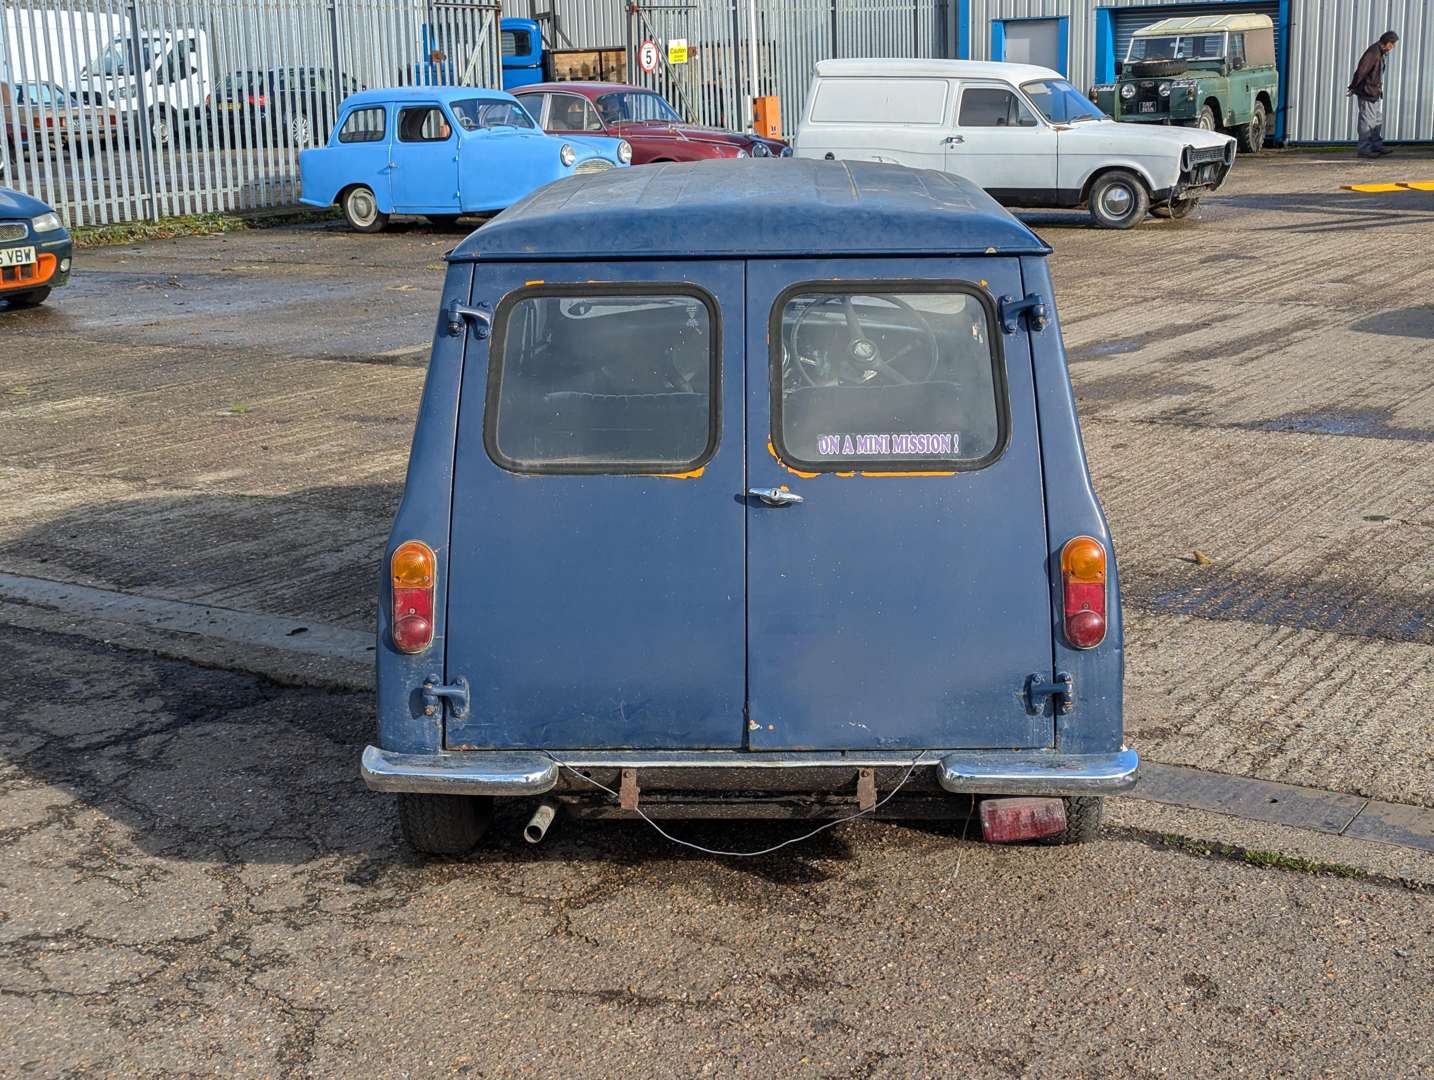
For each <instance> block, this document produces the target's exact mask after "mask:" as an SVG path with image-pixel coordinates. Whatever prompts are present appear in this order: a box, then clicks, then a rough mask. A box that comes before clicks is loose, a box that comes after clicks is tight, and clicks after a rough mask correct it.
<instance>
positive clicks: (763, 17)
mask: <svg viewBox="0 0 1434 1080" xmlns="http://www.w3.org/2000/svg"><path fill="white" fill-rule="evenodd" d="M955 3H956V0H757V2H756V4H755V12H756V28H755V33H756V50H755V51H756V55H757V63H758V68H759V71H758V79H757V82H756V84H755V85H754V83H753V79H752V71H751V54H752V49H751V36H752V34H753V27H752V25H751V12H752V9H753V4H752V3H751V0H546V3H544V0H511V2H510V3H509V4H508V5H506V6H501V7H500V2H499V0H0V125H3V127H4V138H3V139H0V170H3V171H0V184H4V185H7V186H11V187H17V188H20V189H22V190H24V191H27V192H29V193H30V194H33V195H35V196H37V197H38V198H41V199H43V200H45V201H46V202H48V203H50V204H51V205H53V206H55V207H56V208H57V209H59V210H60V212H61V214H62V216H63V217H64V218H65V220H66V221H67V222H68V223H70V224H72V225H88V224H108V223H112V222H119V221H126V220H134V219H143V218H152V219H158V218H162V217H168V216H174V215H182V214H194V213H206V212H215V211H233V210H246V209H258V208H263V207H282V206H288V205H292V204H294V203H295V202H296V201H297V199H298V195H299V177H298V155H299V152H300V151H301V150H302V149H303V148H305V147H307V146H313V145H321V144H322V143H324V142H326V141H327V140H328V137H329V134H330V132H331V130H332V128H333V124H334V122H335V119H336V117H337V113H338V108H339V105H340V103H341V102H342V101H343V99H344V98H345V97H347V96H348V95H349V94H350V93H352V92H354V91H355V90H358V89H360V88H365V87H367V88H373V87H386V86H409V85H423V84H445V85H447V84H460V85H470V86H488V87H498V86H501V85H502V55H501V35H500V33H499V21H500V18H501V16H502V15H503V14H512V15H525V16H532V17H535V18H538V19H539V20H540V21H542V22H543V24H544V29H545V34H546V35H548V36H550V37H552V38H555V39H556V43H557V44H558V46H559V47H562V48H573V47H578V48H597V47H614V46H625V47H626V48H627V49H628V53H629V62H628V72H629V76H628V77H629V79H630V80H631V81H633V82H637V83H642V84H646V85H650V86H652V87H653V88H654V89H657V90H659V91H661V92H662V93H664V94H665V95H666V96H667V97H668V100H669V101H671V102H672V104H673V105H674V106H675V107H676V108H677V109H678V111H679V112H682V113H683V114H685V115H686V117H687V118H688V119H689V120H692V121H695V122H700V123H706V124H711V125H713V126H718V127H730V128H738V129H740V128H742V127H744V126H746V125H747V123H748V119H749V107H748V98H749V97H750V96H752V95H753V94H755V93H762V94H777V95H779V97H780V98H781V103H782V110H783V119H784V127H785V128H786V129H787V131H788V132H790V131H791V130H793V129H794V128H795V126H796V121H797V119H798V118H799V116H800V113H801V106H802V102H803V100H804V98H805V95H806V92H807V84H808V82H809V81H810V78H811V72H812V68H813V66H814V65H815V63H816V62H817V61H818V60H821V59H824V58H826V57H830V56H942V55H951V51H950V50H951V47H952V44H953V43H952V42H951V32H950V31H951V5H953V4H955ZM648 38H651V39H653V40H655V41H657V42H659V43H662V44H663V45H664V46H665V43H666V42H668V41H670V40H673V39H677V38H683V39H686V40H687V42H688V44H689V60H688V62H687V63H686V64H679V65H669V64H667V63H666V62H665V60H664V63H663V64H661V65H660V66H659V69H658V71H657V72H655V73H653V74H652V75H645V74H643V73H642V72H641V71H640V69H639V67H638V65H637V63H636V58H635V55H634V49H635V47H636V45H637V44H638V43H640V42H641V41H643V40H645V39H648ZM549 44H550V45H551V44H553V41H550V42H549Z"/></svg>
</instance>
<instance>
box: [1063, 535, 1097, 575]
mask: <svg viewBox="0 0 1434 1080" xmlns="http://www.w3.org/2000/svg"><path fill="white" fill-rule="evenodd" d="M1061 569H1062V570H1063V571H1064V572H1065V575H1066V576H1067V577H1069V578H1071V579H1072V580H1074V581H1101V582H1103V581H1105V548H1103V547H1101V545H1100V541H1099V540H1093V539H1091V538H1090V537H1089V536H1077V537H1076V538H1075V539H1074V540H1072V541H1070V542H1069V543H1067V544H1066V546H1065V549H1064V550H1063V551H1062V552H1061Z"/></svg>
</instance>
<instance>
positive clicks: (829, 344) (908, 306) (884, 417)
mask: <svg viewBox="0 0 1434 1080" xmlns="http://www.w3.org/2000/svg"><path fill="white" fill-rule="evenodd" d="M883 286H884V287H878V286H875V285H861V284H853V285H849V286H841V287H837V288H833V287H831V286H830V285H825V284H823V285H808V286H798V287H796V288H795V289H793V290H789V291H788V292H787V293H786V294H784V295H783V297H781V298H780V299H779V300H778V301H777V305H776V307H775V308H774V309H773V313H772V326H771V330H770V333H771V340H772V348H773V356H772V368H773V370H772V439H773V443H774V446H775V448H776V450H777V453H778V455H779V456H780V457H781V459H782V460H783V461H785V462H786V463H788V464H789V465H795V466H801V467H803V468H808V469H813V470H815V471H818V472H840V471H846V470H849V469H863V470H868V471H869V470H870V469H871V467H872V466H873V465H876V466H879V467H880V468H881V469H882V470H888V471H895V472H950V471H953V470H958V469H977V468H981V467H983V466H985V465H988V464H990V463H991V462H992V461H994V460H995V459H996V458H998V457H999V456H1000V454H1001V451H1002V450H1003V449H1004V447H1005V442H1006V432H1007V427H1008V413H1009V410H1008V407H1007V401H1006V385H1005V376H1004V369H1003V367H1002V364H1001V356H1000V338H999V335H997V334H995V333H993V329H992V328H993V327H994V325H995V313H994V311H993V310H992V307H991V301H990V298H989V297H987V296H985V295H984V294H983V293H980V292H978V291H977V290H976V289H974V288H972V287H970V286H966V285H962V284H959V283H953V284H928V283H912V284H908V285H903V286H902V287H900V288H896V289H893V288H891V283H890V282H886V283H883Z"/></svg>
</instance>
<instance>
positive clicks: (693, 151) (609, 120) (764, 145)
mask: <svg viewBox="0 0 1434 1080" xmlns="http://www.w3.org/2000/svg"><path fill="white" fill-rule="evenodd" d="M513 94H514V96H516V97H517V99H518V100H519V101H521V102H522V103H523V105H524V107H525V108H526V109H527V110H528V112H529V113H531V114H532V117H533V119H534V120H536V121H537V122H538V124H539V125H540V126H541V127H542V128H543V130H544V131H547V132H549V133H551V134H553V135H611V136H613V137H615V138H621V139H626V140H627V141H628V142H630V143H631V144H632V163H633V164H634V165H647V164H649V163H651V162H654V161H702V160H705V159H707V158H739V157H754V158H765V157H771V158H776V157H791V155H792V148H791V147H790V146H788V145H787V144H786V143H784V142H782V141H781V140H780V139H767V138H763V137H762V136H760V135H746V134H741V133H739V132H734V131H723V130H722V129H721V128H709V127H701V126H699V125H697V124H689V123H687V122H686V121H684V120H683V119H682V117H680V116H679V115H677V110H676V109H674V108H673V107H672V106H671V105H669V104H668V103H667V102H666V100H664V99H663V97H662V96H661V95H660V94H656V93H654V92H653V91H651V90H648V89H646V88H645V87H641V86H627V85H625V84H623V83H595V82H561V83H534V84H533V85H532V86H522V87H517V88H515V89H514V90H513Z"/></svg>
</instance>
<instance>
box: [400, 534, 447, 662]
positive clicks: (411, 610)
mask: <svg viewBox="0 0 1434 1080" xmlns="http://www.w3.org/2000/svg"><path fill="white" fill-rule="evenodd" d="M389 574H390V578H391V581H392V584H393V647H394V648H395V649H397V650H398V651H399V652H402V653H417V652H422V651H423V650H424V649H426V648H428V646H430V645H432V644H433V591H434V585H435V583H436V582H437V580H438V557H437V556H436V555H434V554H433V549H432V548H431V547H429V546H428V545H427V544H425V543H423V542H422V541H420V540H408V541H405V542H404V543H402V544H399V545H398V547H397V548H396V549H395V550H394V553H393V558H391V559H390V560H389Z"/></svg>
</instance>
